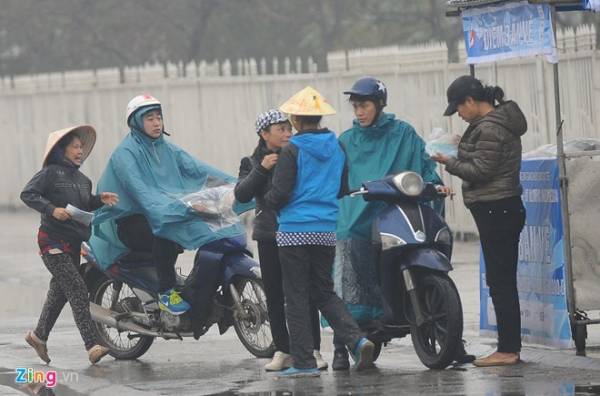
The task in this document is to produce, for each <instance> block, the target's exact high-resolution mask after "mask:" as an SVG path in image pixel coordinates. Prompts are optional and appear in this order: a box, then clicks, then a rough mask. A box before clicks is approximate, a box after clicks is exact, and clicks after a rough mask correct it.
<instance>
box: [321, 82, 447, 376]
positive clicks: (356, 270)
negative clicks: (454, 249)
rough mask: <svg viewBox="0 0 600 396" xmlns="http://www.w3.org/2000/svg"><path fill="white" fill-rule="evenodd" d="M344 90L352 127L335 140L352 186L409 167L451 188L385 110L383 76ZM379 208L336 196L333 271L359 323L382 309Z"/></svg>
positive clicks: (342, 353) (337, 361)
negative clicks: (376, 236)
mask: <svg viewBox="0 0 600 396" xmlns="http://www.w3.org/2000/svg"><path fill="white" fill-rule="evenodd" d="M344 94H346V95H350V99H349V100H350V103H351V104H352V107H353V109H354V115H355V116H356V119H355V120H354V122H353V125H352V128H350V129H348V130H347V131H345V132H344V133H343V134H342V135H341V136H340V139H339V140H340V143H341V144H342V145H343V146H344V149H345V151H346V155H347V160H348V167H349V173H348V184H349V187H350V189H355V188H358V187H360V186H361V184H362V183H363V182H364V181H367V180H377V179H382V178H384V177H385V176H387V175H391V174H395V173H400V172H404V171H413V172H416V173H418V174H420V175H421V176H422V177H423V180H424V181H425V182H429V183H433V184H436V185H438V186H439V187H438V190H439V191H440V192H442V193H444V194H448V193H449V189H448V188H447V187H444V186H443V184H442V181H441V179H440V177H439V176H438V174H437V173H436V164H435V162H433V161H432V160H430V159H429V156H428V155H427V154H426V152H425V142H424V141H423V139H422V138H421V137H420V136H419V135H418V134H417V132H416V131H415V129H414V128H413V127H412V126H411V125H410V124H409V123H407V122H405V121H402V120H399V119H397V118H396V116H395V115H394V114H392V113H386V112H384V111H383V109H384V107H385V106H386V105H387V96H388V92H387V88H386V86H385V84H384V83H383V82H382V81H380V80H378V79H376V78H373V77H363V78H360V79H359V80H357V81H356V82H355V83H354V85H353V86H352V88H351V89H350V90H348V91H345V92H344ZM437 206H438V207H439V211H441V210H443V202H439V203H438V204H437ZM383 208H385V204H384V203H383V202H366V201H364V200H362V199H355V198H352V197H349V196H346V197H344V198H342V199H341V200H340V211H339V214H338V222H337V246H336V259H335V265H334V272H333V274H334V283H335V290H336V292H337V293H338V295H339V296H340V297H341V298H342V299H343V300H344V302H346V304H347V305H348V308H349V310H350V312H351V313H352V315H353V317H354V318H355V319H356V320H357V322H359V323H367V322H369V321H371V320H374V319H382V316H383V314H384V309H383V306H382V302H383V300H382V295H381V290H380V287H379V282H378V274H377V270H376V268H377V266H376V265H375V263H376V261H377V253H378V246H376V245H373V244H372V242H371V229H372V225H373V221H374V220H375V219H376V218H377V214H378V213H379V212H380V211H381V210H382V209H383ZM383 320H384V321H385V320H386V319H383ZM334 346H335V351H334V359H333V364H332V367H333V369H334V370H346V369H348V367H349V361H348V353H347V351H346V348H344V347H343V343H340V342H338V340H337V339H335V337H334Z"/></svg>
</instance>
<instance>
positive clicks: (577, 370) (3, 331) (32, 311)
mask: <svg viewBox="0 0 600 396" xmlns="http://www.w3.org/2000/svg"><path fill="white" fill-rule="evenodd" d="M0 216H1V220H2V224H4V225H7V224H10V227H5V228H4V229H3V230H2V231H1V232H2V234H1V235H0V298H1V299H2V304H0V395H4V394H7V395H11V394H24V393H29V394H33V392H36V391H37V392H38V393H37V394H56V395H88V394H92V395H110V396H115V395H175V394H177V395H230V394H243V395H264V396H266V395H292V394H293V395H318V394H323V395H398V394H406V395H416V394H427V395H442V394H443V395H522V394H528V395H573V394H582V395H584V394H600V371H598V370H586V369H585V361H583V362H584V364H583V368H582V367H581V365H580V366H578V367H569V366H568V365H563V366H566V367H556V366H550V365H546V364H539V363H532V362H529V363H527V362H525V363H522V364H519V365H518V366H513V367H498V368H488V369H478V368H475V367H474V366H472V365H465V366H463V367H454V368H451V369H447V370H444V371H432V370H427V369H426V368H425V367H424V366H423V365H422V364H421V363H420V361H419V360H418V358H417V357H416V355H415V353H414V351H413V348H412V344H411V342H410V339H402V340H396V341H394V342H393V343H392V344H390V345H389V346H388V347H386V348H384V350H383V352H382V355H381V357H380V359H379V360H378V362H377V368H376V369H373V370H369V371H366V372H362V373H356V372H350V373H348V372H333V371H331V370H329V371H325V372H323V374H322V375H321V377H320V378H307V379H296V380H293V379H277V377H276V375H275V374H272V373H266V372H265V371H264V370H263V369H262V366H263V365H264V364H265V363H266V362H267V360H264V359H263V360H259V359H256V358H254V357H253V356H251V355H250V354H249V353H248V352H247V351H246V350H245V349H244V348H243V346H242V345H241V343H240V342H239V341H238V340H237V337H236V335H235V332H234V331H233V329H230V330H229V331H228V332H227V333H225V334H224V335H222V336H220V335H218V333H217V332H216V330H214V329H211V331H209V333H208V334H207V335H205V336H204V337H202V338H201V339H200V340H199V341H194V340H187V339H186V340H184V341H163V340H159V341H156V342H155V343H154V345H153V346H152V347H151V348H150V350H149V351H148V353H146V354H145V355H144V356H143V357H142V358H140V359H139V360H137V361H116V360H114V359H113V358H110V357H108V358H105V359H104V360H102V361H101V362H100V363H99V364H98V365H96V366H90V365H89V362H88V361H87V355H86V353H85V350H84V348H83V343H82V341H81V338H80V337H79V334H78V332H77V330H76V327H75V325H74V323H73V319H72V316H71V312H70V309H68V308H66V309H65V310H64V311H63V314H62V316H61V318H60V319H59V321H58V323H57V325H56V327H55V329H54V332H53V333H52V335H51V338H50V340H49V353H50V356H51V358H52V362H51V363H50V365H47V366H46V365H41V364H40V361H39V359H38V358H37V357H36V356H35V354H34V352H33V351H32V350H31V349H30V348H29V346H28V345H27V344H26V343H25V342H24V341H23V336H24V335H25V333H26V331H27V330H28V329H30V328H31V327H32V326H33V325H34V324H35V320H36V316H37V315H38V314H39V310H40V308H41V305H42V303H43V299H44V296H45V292H46V290H47V282H48V280H49V276H48V273H47V271H46V270H45V268H44V267H43V265H42V263H41V260H40V259H39V257H37V255H36V246H35V242H34V233H35V229H36V225H37V217H36V216H35V215H34V214H32V213H29V212H25V213H17V214H10V213H0ZM456 251H457V254H456V257H455V263H454V264H455V271H454V273H453V278H454V280H455V282H456V283H457V284H458V287H459V290H460V293H461V297H462V300H463V303H464V312H465V338H466V339H467V341H468V344H467V349H468V350H469V352H471V353H475V354H484V353H487V352H490V351H492V350H493V347H494V340H491V339H484V338H480V337H478V332H477V328H478V320H479V319H478V309H479V305H478V304H479V298H478V289H477V265H476V260H477V245H476V244H474V243H461V244H458V245H457V246H456ZM191 258H192V255H191V254H186V255H185V256H184V257H183V258H182V259H181V260H180V261H181V265H182V267H183V268H184V272H185V269H186V268H188V267H189V265H190V263H191ZM331 338H332V337H331V333H330V332H328V331H327V330H324V331H323V341H322V351H323V355H324V357H325V359H326V360H327V361H329V362H331V358H332V347H331ZM532 350H533V349H532ZM535 350H536V351H537V350H538V349H535ZM565 353H566V354H571V355H572V352H570V351H569V352H565ZM524 355H526V354H524ZM565 356H566V355H565ZM17 367H25V368H31V369H33V370H36V371H37V370H42V371H56V373H57V386H56V387H55V388H53V389H51V390H49V389H43V388H41V389H40V386H39V385H38V386H34V385H29V386H23V385H20V384H17V383H15V378H16V372H15V369H16V368H17Z"/></svg>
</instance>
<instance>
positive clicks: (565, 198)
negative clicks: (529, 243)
mask: <svg viewBox="0 0 600 396" xmlns="http://www.w3.org/2000/svg"><path fill="white" fill-rule="evenodd" d="M552 27H553V29H554V41H555V44H556V45H558V42H557V41H556V6H555V5H553V6H552ZM553 69H554V111H555V113H556V129H557V135H556V155H557V160H558V175H559V181H560V213H561V217H562V224H563V246H564V253H565V278H566V279H565V286H566V293H567V307H568V309H569V319H570V321H571V324H574V323H575V320H576V319H575V309H576V306H575V291H574V288H573V261H572V260H573V259H572V252H571V225H570V219H569V195H568V189H569V183H568V181H569V180H568V178H567V169H566V163H565V162H566V156H565V149H564V144H563V129H562V126H561V122H562V117H561V111H560V86H559V73H558V62H557V63H555V64H554V66H553Z"/></svg>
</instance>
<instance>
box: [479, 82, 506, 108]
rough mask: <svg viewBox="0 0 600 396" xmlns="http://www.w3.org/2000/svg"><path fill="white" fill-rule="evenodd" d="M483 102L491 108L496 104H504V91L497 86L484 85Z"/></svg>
mask: <svg viewBox="0 0 600 396" xmlns="http://www.w3.org/2000/svg"><path fill="white" fill-rule="evenodd" d="M483 100H485V101H486V102H488V103H489V104H491V105H492V106H495V105H496V102H498V103H499V104H502V103H504V90H503V89H502V88H500V87H498V86H491V85H486V86H485V87H484V88H483Z"/></svg>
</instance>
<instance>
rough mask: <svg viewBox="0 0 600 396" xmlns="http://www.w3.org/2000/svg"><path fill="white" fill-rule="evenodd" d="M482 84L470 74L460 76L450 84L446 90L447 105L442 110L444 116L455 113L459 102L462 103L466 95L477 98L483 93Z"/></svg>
mask: <svg viewBox="0 0 600 396" xmlns="http://www.w3.org/2000/svg"><path fill="white" fill-rule="evenodd" d="M483 91H484V90H483V84H482V83H481V81H479V80H478V79H476V78H475V77H471V76H460V77H458V78H457V79H456V80H454V81H453V82H452V84H450V86H449V87H448V90H447V91H446V96H448V107H446V111H444V115H445V116H451V115H452V114H454V113H456V110H457V107H458V105H459V104H461V103H464V101H465V99H467V97H468V96H470V97H472V98H479V97H482V95H483Z"/></svg>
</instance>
